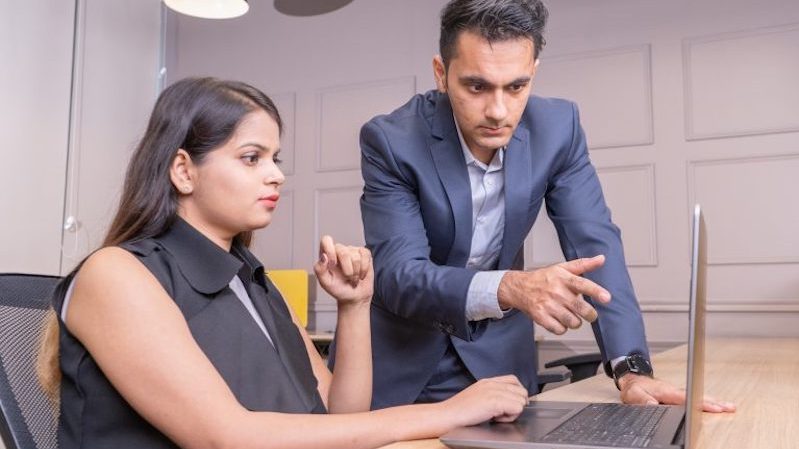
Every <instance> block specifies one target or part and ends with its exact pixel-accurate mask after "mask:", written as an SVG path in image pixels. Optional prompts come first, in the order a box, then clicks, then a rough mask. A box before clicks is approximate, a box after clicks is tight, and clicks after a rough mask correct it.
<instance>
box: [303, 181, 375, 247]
mask: <svg viewBox="0 0 799 449" xmlns="http://www.w3.org/2000/svg"><path fill="white" fill-rule="evenodd" d="M362 192H363V187H362V186H360V185H358V186H352V187H336V188H330V189H317V190H316V196H315V198H314V210H315V214H314V223H315V224H316V225H315V226H314V228H315V233H314V240H315V242H316V243H317V244H316V246H315V251H316V248H319V245H318V242H319V237H320V236H321V235H324V234H329V235H330V236H332V237H333V239H335V240H336V241H337V242H340V243H344V244H346V245H364V244H365V240H364V236H363V226H361V220H360V217H361V209H360V198H361V193H362ZM313 257H314V259H313V260H316V257H317V254H316V252H314V255H313Z"/></svg>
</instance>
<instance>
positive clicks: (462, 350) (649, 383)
mask: <svg viewBox="0 0 799 449" xmlns="http://www.w3.org/2000/svg"><path fill="white" fill-rule="evenodd" d="M546 18H547V11H546V9H545V7H544V5H543V4H541V2H540V1H538V0H453V1H451V2H450V3H448V4H447V5H446V6H445V8H444V10H443V11H442V17H441V41H440V52H441V54H440V55H439V56H436V57H435V58H434V60H433V68H434V74H435V78H436V84H437V87H438V89H437V90H436V91H430V92H427V93H426V94H423V95H417V96H415V97H413V98H412V99H411V100H410V101H409V102H408V103H407V104H405V105H404V106H402V107H400V108H399V109H397V110H396V111H394V112H392V113H391V114H389V115H385V116H379V117H375V118H374V119H372V120H371V121H369V122H368V123H367V124H366V125H364V127H363V129H362V131H361V148H362V163H361V169H362V173H363V178H364V181H365V187H364V193H363V196H362V198H361V212H362V216H363V223H364V229H365V235H366V243H367V245H368V247H369V248H370V249H371V250H372V252H373V254H374V265H375V269H376V281H375V282H376V285H375V287H376V288H375V296H374V299H373V303H372V314H371V316H372V341H373V354H374V355H373V359H374V373H375V376H374V394H373V407H375V408H382V407H387V406H392V405H398V404H405V403H413V402H433V401H440V400H443V399H446V398H447V397H450V396H452V395H453V394H455V393H456V392H458V391H460V390H462V389H463V388H465V387H466V386H468V385H469V384H471V383H473V382H475V381H476V380H479V379H482V378H486V377H491V376H496V375H504V374H515V375H516V376H517V377H518V378H519V380H520V381H521V382H522V384H523V385H524V386H525V387H526V388H527V389H528V390H529V391H530V393H535V392H536V391H537V387H536V385H537V379H536V360H535V357H534V354H535V353H536V351H535V347H534V345H535V342H534V338H533V321H535V322H537V323H538V324H540V325H541V326H543V327H544V328H546V329H548V330H550V331H551V332H554V333H556V334H562V333H564V332H566V330H567V329H570V328H577V327H579V326H580V325H581V323H582V321H583V320H585V321H589V322H592V326H593V330H594V335H595V336H596V339H597V342H598V344H599V347H600V349H601V352H602V356H603V359H604V361H605V370H606V372H607V373H608V375H615V377H616V378H617V385H618V386H619V387H620V390H622V398H623V399H624V400H625V402H636V403H647V402H658V401H660V402H680V401H682V400H683V393H682V392H681V391H680V390H677V389H676V388H674V387H672V386H671V385H668V384H665V383H663V382H661V381H659V380H656V379H653V378H652V377H651V376H652V371H651V367H650V366H649V364H648V359H649V355H648V349H647V344H646V338H645V335H644V326H643V320H642V318H641V313H640V309H639V307H638V303H637V301H636V299H635V294H634V292H633V288H632V285H631V282H630V278H629V275H628V274H627V269H626V266H625V261H624V255H623V250H622V243H621V238H620V233H619V230H618V228H617V227H616V226H615V225H614V224H613V223H612V222H611V217H610V211H609V210H608V208H607V206H606V205H605V201H604V199H603V196H602V189H601V187H600V184H599V181H598V179H597V175H596V172H595V170H594V167H593V166H592V165H591V162H590V160H589V157H588V151H587V148H586V143H585V136H584V135H583V131H582V129H581V127H580V122H579V117H578V114H577V108H576V106H575V105H574V104H573V103H571V102H568V101H565V100H560V99H546V98H540V97H535V96H531V86H532V84H533V79H534V76H535V72H536V69H537V66H538V55H539V53H540V51H541V48H542V47H543V43H544V39H543V37H542V31H543V28H544V24H545V22H546ZM545 200H546V207H547V212H548V214H549V217H550V218H551V220H552V222H553V223H554V225H555V228H556V229H557V232H558V236H559V238H560V243H561V247H562V249H563V252H564V254H565V256H566V259H567V260H568V262H565V263H562V264H557V265H553V266H550V267H546V268H542V269H539V270H535V271H524V270H523V269H524V264H523V260H522V256H523V242H524V239H525V236H527V234H528V233H529V231H530V229H531V227H532V225H533V223H534V221H535V218H536V216H537V214H538V211H539V209H540V208H541V206H542V204H544V201H545ZM582 275H585V276H582ZM611 295H612V300H611ZM612 365H615V367H616V369H615V374H614V369H613V367H612Z"/></svg>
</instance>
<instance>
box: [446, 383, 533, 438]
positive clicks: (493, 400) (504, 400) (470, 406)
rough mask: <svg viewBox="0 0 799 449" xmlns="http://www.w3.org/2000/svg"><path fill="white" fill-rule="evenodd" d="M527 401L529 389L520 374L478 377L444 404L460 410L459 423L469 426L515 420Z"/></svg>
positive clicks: (452, 409) (457, 411) (457, 410)
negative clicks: (518, 377) (494, 421)
mask: <svg viewBox="0 0 799 449" xmlns="http://www.w3.org/2000/svg"><path fill="white" fill-rule="evenodd" d="M527 401H528V393H527V389H525V388H524V386H522V384H521V383H520V382H519V379H517V378H516V376H499V377H492V378H487V379H480V380H478V381H477V382H475V383H473V384H472V385H470V386H469V387H468V388H466V389H465V390H463V391H461V392H460V393H458V394H456V395H455V396H453V397H452V398H450V399H448V400H446V401H444V402H443V403H442V405H445V406H447V407H449V408H450V410H451V411H452V412H454V413H456V414H457V416H458V418H459V421H461V422H459V423H458V425H461V426H468V425H473V424H478V423H481V422H484V421H488V420H490V419H494V420H497V421H501V422H510V421H513V420H515V419H516V418H517V417H518V416H519V415H520V414H521V413H522V410H524V406H525V405H527Z"/></svg>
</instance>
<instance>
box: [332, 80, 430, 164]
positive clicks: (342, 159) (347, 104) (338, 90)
mask: <svg viewBox="0 0 799 449" xmlns="http://www.w3.org/2000/svg"><path fill="white" fill-rule="evenodd" d="M415 93H416V82H415V78H414V77H403V78H397V79H392V80H385V81H375V82H369V83H360V84H353V85H348V86H337V87H331V88H327V89H323V90H321V91H319V94H318V108H319V111H318V122H319V142H318V155H317V166H316V168H317V170H318V171H336V170H357V169H358V168H359V167H360V164H361V150H360V147H359V146H358V140H359V136H360V131H361V126H363V124H364V123H366V122H367V121H369V119H371V118H372V117H374V116H375V115H378V114H387V113H389V112H391V111H393V110H394V109H396V108H398V107H399V106H400V105H402V104H404V103H405V102H407V101H408V99H410V97H411V96H412V95H413V94H415Z"/></svg>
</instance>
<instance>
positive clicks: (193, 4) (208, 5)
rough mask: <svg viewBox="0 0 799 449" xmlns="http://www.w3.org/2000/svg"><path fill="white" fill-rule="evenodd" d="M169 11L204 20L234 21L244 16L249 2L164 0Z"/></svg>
mask: <svg viewBox="0 0 799 449" xmlns="http://www.w3.org/2000/svg"><path fill="white" fill-rule="evenodd" d="M164 3H165V4H166V6H168V7H169V9H171V10H173V11H176V12H179V13H181V14H186V15H187V16H193V17H200V18H203V19H232V18H233V17H239V16H241V15H244V14H245V13H246V12H247V11H248V10H249V9H250V5H249V4H247V0H164Z"/></svg>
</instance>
